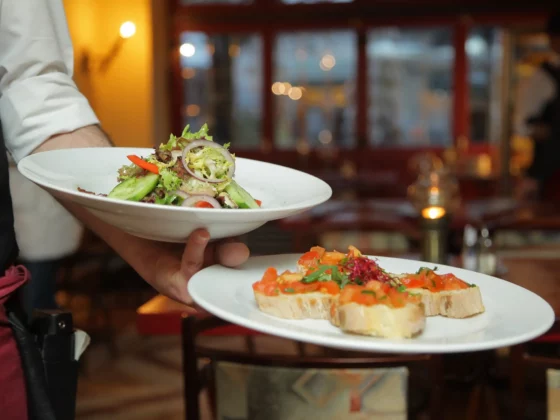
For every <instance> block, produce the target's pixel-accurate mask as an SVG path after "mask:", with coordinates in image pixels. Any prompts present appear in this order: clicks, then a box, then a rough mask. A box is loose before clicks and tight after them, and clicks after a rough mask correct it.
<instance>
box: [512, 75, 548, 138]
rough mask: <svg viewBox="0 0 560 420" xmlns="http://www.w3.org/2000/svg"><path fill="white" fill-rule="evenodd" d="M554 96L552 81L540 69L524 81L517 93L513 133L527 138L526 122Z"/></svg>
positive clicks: (540, 110)
mask: <svg viewBox="0 0 560 420" xmlns="http://www.w3.org/2000/svg"><path fill="white" fill-rule="evenodd" d="M554 95H556V85H555V83H554V80H552V78H551V77H550V76H549V75H548V73H546V72H545V71H544V70H543V69H542V68H540V67H539V68H538V69H536V70H535V72H534V73H533V74H532V75H531V76H530V77H529V78H528V79H527V80H526V81H524V82H523V83H522V84H521V85H520V86H519V89H518V91H517V98H516V101H515V114H514V132H515V134H517V135H520V136H524V137H525V136H527V135H528V130H527V120H528V119H529V118H531V117H535V116H537V115H538V114H539V113H540V112H542V110H543V109H544V106H545V105H546V103H547V102H548V101H550V100H551V99H552V98H553V97H554Z"/></svg>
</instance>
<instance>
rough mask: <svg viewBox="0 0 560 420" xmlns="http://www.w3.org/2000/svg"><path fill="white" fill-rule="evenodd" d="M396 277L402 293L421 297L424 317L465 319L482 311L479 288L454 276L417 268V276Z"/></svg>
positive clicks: (482, 305)
mask: <svg viewBox="0 0 560 420" xmlns="http://www.w3.org/2000/svg"><path fill="white" fill-rule="evenodd" d="M398 277H399V279H398V281H399V282H400V284H402V285H403V286H404V287H405V288H406V290H408V291H409V292H410V293H413V294H418V295H420V296H421V298H422V302H423V304H424V309H425V314H426V316H435V315H441V316H445V317H448V318H468V317H471V316H473V315H477V314H480V313H482V312H484V311H485V308H484V304H483V302H482V295H481V293H480V288H479V287H478V286H476V285H474V284H469V283H467V282H465V281H463V280H461V279H459V278H457V277H456V276H455V275H454V274H451V273H448V274H437V272H436V270H435V269H430V268H421V269H420V270H418V272H417V273H414V274H404V275H400V276H398Z"/></svg>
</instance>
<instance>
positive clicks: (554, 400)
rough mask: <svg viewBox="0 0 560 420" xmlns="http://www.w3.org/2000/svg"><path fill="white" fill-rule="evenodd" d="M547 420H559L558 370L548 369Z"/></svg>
mask: <svg viewBox="0 0 560 420" xmlns="http://www.w3.org/2000/svg"><path fill="white" fill-rule="evenodd" d="M546 376H547V379H548V420H560V370H557V369H548V370H547V371H546Z"/></svg>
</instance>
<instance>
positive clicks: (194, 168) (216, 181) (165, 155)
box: [107, 124, 261, 209]
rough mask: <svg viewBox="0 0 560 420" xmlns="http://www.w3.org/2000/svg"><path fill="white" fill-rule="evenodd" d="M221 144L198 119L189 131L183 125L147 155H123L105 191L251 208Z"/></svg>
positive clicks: (147, 200)
mask: <svg viewBox="0 0 560 420" xmlns="http://www.w3.org/2000/svg"><path fill="white" fill-rule="evenodd" d="M228 149H229V144H225V145H224V146H221V145H220V144H218V143H215V142H214V141H213V139H212V137H211V136H209V135H208V126H207V125H206V124H204V125H203V126H202V127H201V129H200V130H199V131H197V132H195V133H192V132H190V127H189V125H187V126H186V127H185V129H184V130H183V133H182V134H181V136H180V137H176V136H174V135H173V134H171V136H170V138H169V140H168V141H167V143H165V144H163V143H162V144H161V145H160V146H159V147H156V148H155V149H154V153H153V154H151V155H149V156H147V157H139V156H135V155H130V156H128V159H129V160H130V161H131V162H132V164H131V165H125V166H123V167H122V168H120V169H119V171H118V178H117V179H118V181H119V184H118V185H117V186H116V187H115V188H113V190H112V191H111V192H110V193H109V194H108V195H107V197H109V198H115V199H120V200H129V201H140V202H145V203H154V204H164V205H172V206H183V207H202V208H226V209H257V208H259V207H260V204H261V203H260V202H259V201H258V200H255V199H254V198H253V197H252V196H251V195H250V194H249V193H248V192H247V191H245V190H244V189H243V188H242V187H241V186H240V185H239V184H237V182H235V180H234V179H233V178H234V175H235V156H234V155H233V154H232V153H230V152H229V150H228Z"/></svg>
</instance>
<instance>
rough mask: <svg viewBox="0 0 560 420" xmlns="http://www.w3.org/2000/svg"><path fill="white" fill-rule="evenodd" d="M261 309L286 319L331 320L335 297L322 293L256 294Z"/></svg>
mask: <svg viewBox="0 0 560 420" xmlns="http://www.w3.org/2000/svg"><path fill="white" fill-rule="evenodd" d="M254 293H255V300H256V301H257V306H258V307H259V309H260V310H261V311H263V312H265V313H267V314H269V315H272V316H275V317H278V318H286V319H329V318H330V310H331V304H332V300H333V297H334V296H333V295H330V294H327V293H322V292H310V293H299V294H290V295H287V294H280V295H277V296H267V295H265V294H263V293H259V292H256V291H255V292H254Z"/></svg>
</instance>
